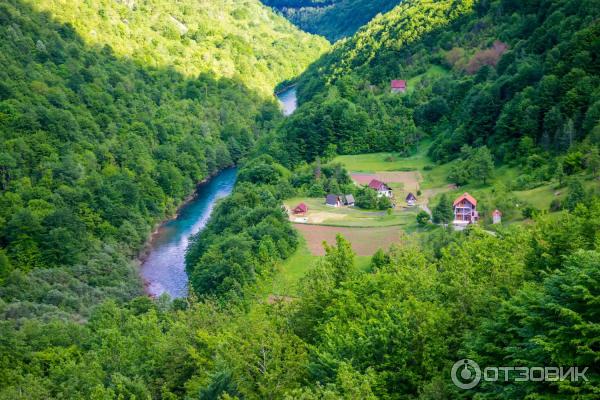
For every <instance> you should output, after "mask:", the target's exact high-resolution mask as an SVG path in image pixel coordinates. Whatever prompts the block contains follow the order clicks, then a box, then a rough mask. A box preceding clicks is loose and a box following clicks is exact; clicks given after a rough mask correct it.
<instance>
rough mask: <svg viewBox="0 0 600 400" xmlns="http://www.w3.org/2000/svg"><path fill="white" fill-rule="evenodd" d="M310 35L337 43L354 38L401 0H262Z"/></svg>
mask: <svg viewBox="0 0 600 400" xmlns="http://www.w3.org/2000/svg"><path fill="white" fill-rule="evenodd" d="M262 1H263V3H264V4H266V5H268V6H271V7H273V8H275V9H277V10H278V11H280V12H281V13H282V14H283V15H284V16H285V17H286V18H288V19H289V20H290V21H292V22H293V23H294V24H296V25H298V26H299V27H300V28H302V30H304V31H306V32H311V33H316V34H318V35H322V36H325V37H326V38H327V39H329V41H331V42H335V41H337V40H339V39H342V38H344V37H347V36H351V35H353V34H354V33H355V32H356V31H357V30H358V29H360V27H361V26H363V25H365V24H366V23H367V22H369V21H370V20H371V19H372V18H373V17H375V16H376V15H377V14H379V13H385V12H387V11H389V10H391V9H392V8H393V7H395V6H396V5H397V4H399V3H400V0H262Z"/></svg>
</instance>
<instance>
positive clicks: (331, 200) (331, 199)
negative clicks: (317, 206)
mask: <svg viewBox="0 0 600 400" xmlns="http://www.w3.org/2000/svg"><path fill="white" fill-rule="evenodd" d="M338 199H339V196H338V195H337V194H328V195H327V197H326V198H325V203H327V204H331V205H336V204H337V202H338Z"/></svg>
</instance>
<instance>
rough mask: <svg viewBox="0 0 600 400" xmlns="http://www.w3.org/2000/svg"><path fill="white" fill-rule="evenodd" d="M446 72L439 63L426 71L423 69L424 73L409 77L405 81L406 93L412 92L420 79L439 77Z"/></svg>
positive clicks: (446, 73)
mask: <svg viewBox="0 0 600 400" xmlns="http://www.w3.org/2000/svg"><path fill="white" fill-rule="evenodd" d="M448 73H449V72H448V71H447V70H446V69H444V68H443V67H441V66H439V65H433V66H431V67H430V68H429V69H428V70H427V71H425V73H423V74H421V75H417V76H415V77H412V78H410V79H409V80H408V81H407V82H406V86H407V87H406V91H407V92H408V93H412V92H413V91H414V90H415V89H416V88H417V87H418V86H419V83H421V81H423V80H429V79H433V78H439V77H441V76H444V75H448Z"/></svg>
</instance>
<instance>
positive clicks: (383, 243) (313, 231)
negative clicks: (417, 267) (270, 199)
mask: <svg viewBox="0 0 600 400" xmlns="http://www.w3.org/2000/svg"><path fill="white" fill-rule="evenodd" d="M295 228H296V229H297V230H298V231H300V233H301V234H302V236H304V239H305V240H306V245H307V246H308V249H309V250H310V252H311V254H313V255H316V256H322V255H324V254H325V250H324V249H323V242H327V243H329V244H334V243H335V238H336V236H337V235H338V234H340V235H342V236H344V238H346V239H347V240H348V241H349V242H350V243H351V244H352V248H353V249H354V251H355V252H356V254H357V255H359V256H371V255H373V254H374V253H375V252H376V251H377V250H379V249H388V248H389V247H390V246H391V245H392V244H394V243H398V242H399V241H400V240H401V239H402V236H404V232H403V230H402V229H400V228H399V227H396V226H383V227H378V228H348V227H338V226H323V225H306V224H296V225H295Z"/></svg>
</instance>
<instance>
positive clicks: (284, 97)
mask: <svg viewBox="0 0 600 400" xmlns="http://www.w3.org/2000/svg"><path fill="white" fill-rule="evenodd" d="M277 98H278V99H279V103H280V104H281V107H282V108H283V115H285V116H286V117H288V116H290V115H292V114H293V113H294V111H296V108H298V99H297V97H296V86H291V87H289V88H288V89H286V90H284V91H283V92H280V93H279V94H278V95H277Z"/></svg>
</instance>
